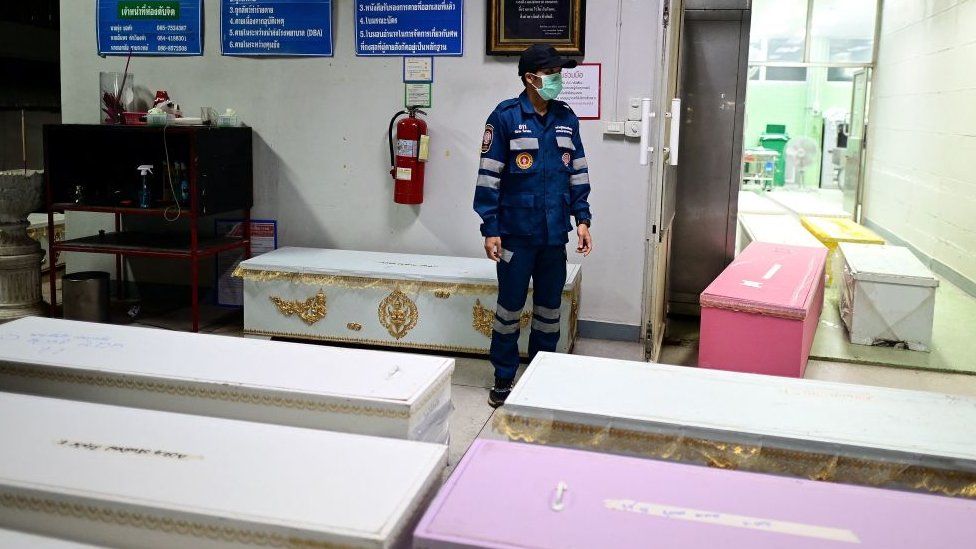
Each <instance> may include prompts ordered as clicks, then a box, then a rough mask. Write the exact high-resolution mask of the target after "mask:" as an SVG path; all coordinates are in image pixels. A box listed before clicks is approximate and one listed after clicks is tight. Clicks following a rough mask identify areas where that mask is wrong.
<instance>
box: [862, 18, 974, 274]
mask: <svg viewBox="0 0 976 549" xmlns="http://www.w3.org/2000/svg"><path fill="white" fill-rule="evenodd" d="M882 17H883V18H882V24H881V40H880V42H879V48H880V49H879V52H878V58H877V70H876V71H875V75H874V84H873V88H872V97H871V101H872V102H871V107H870V109H871V111H870V127H869V131H868V157H867V174H866V187H865V194H864V210H863V212H864V217H866V218H867V220H868V222H869V223H874V224H876V225H877V226H879V227H881V228H882V229H884V230H885V231H888V232H890V233H892V234H894V235H895V236H896V237H898V238H900V239H901V240H904V241H906V242H907V243H909V244H910V245H912V246H913V247H915V248H917V249H918V250H919V251H920V252H922V253H923V254H925V255H928V256H929V257H931V258H932V259H933V260H935V261H934V262H936V263H940V264H942V265H944V266H945V267H947V268H949V269H951V270H953V271H955V272H956V273H958V274H959V275H961V276H962V277H965V279H968V280H969V281H970V282H972V281H976V170H974V168H973V166H974V164H973V159H974V158H976V70H974V67H976V0H942V1H939V2H919V1H918V0H885V2H884V12H883V15H882Z"/></svg>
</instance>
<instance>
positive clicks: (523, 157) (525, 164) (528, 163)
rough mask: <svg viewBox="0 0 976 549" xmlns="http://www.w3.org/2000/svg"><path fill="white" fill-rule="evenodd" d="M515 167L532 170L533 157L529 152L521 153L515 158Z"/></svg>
mask: <svg viewBox="0 0 976 549" xmlns="http://www.w3.org/2000/svg"><path fill="white" fill-rule="evenodd" d="M515 165H516V166H518V167H519V168H521V169H523V170H527V169H529V168H531V167H532V155H531V154H529V153H527V152H523V153H519V154H518V156H516V157H515Z"/></svg>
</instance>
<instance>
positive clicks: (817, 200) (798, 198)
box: [766, 190, 852, 219]
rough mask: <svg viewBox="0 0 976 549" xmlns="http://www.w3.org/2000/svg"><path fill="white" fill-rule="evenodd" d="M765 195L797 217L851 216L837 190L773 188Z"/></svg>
mask: <svg viewBox="0 0 976 549" xmlns="http://www.w3.org/2000/svg"><path fill="white" fill-rule="evenodd" d="M766 196H767V197H769V199H770V200H772V201H773V202H776V203H777V204H779V205H780V206H783V207H784V208H786V209H787V210H789V211H790V212H792V213H793V215H795V216H797V217H799V216H808V217H843V218H846V219H850V218H851V217H852V216H851V214H850V213H848V212H846V211H844V205H843V196H842V195H840V194H839V192H831V191H822V190H821V191H785V190H775V191H772V192H769V193H766Z"/></svg>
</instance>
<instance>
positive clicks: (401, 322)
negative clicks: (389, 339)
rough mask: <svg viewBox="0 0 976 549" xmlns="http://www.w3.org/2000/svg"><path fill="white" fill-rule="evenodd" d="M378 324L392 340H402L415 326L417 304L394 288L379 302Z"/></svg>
mask: <svg viewBox="0 0 976 549" xmlns="http://www.w3.org/2000/svg"><path fill="white" fill-rule="evenodd" d="M377 314H378V316H379V320H380V324H382V325H383V327H384V328H386V331H388V332H390V335H391V336H393V338H394V339H402V338H403V337H404V336H406V335H407V333H408V332H409V331H410V330H412V329H413V328H414V326H416V325H417V320H418V319H419V318H420V313H419V312H418V311H417V304H416V303H414V302H413V300H412V299H410V298H409V297H407V294H405V293H403V292H401V291H400V288H396V289H394V290H393V292H391V293H390V295H388V296H386V297H385V298H384V299H383V301H381V302H380V306H379V308H378V310H377Z"/></svg>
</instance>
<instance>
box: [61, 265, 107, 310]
mask: <svg viewBox="0 0 976 549" xmlns="http://www.w3.org/2000/svg"><path fill="white" fill-rule="evenodd" d="M108 288H109V274H108V273H106V272H103V271H83V272H80V273H72V274H69V275H64V278H62V280H61V292H62V295H63V300H64V318H66V319H68V320H85V321H88V322H108V321H109V303H108V299H109V293H108Z"/></svg>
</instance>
